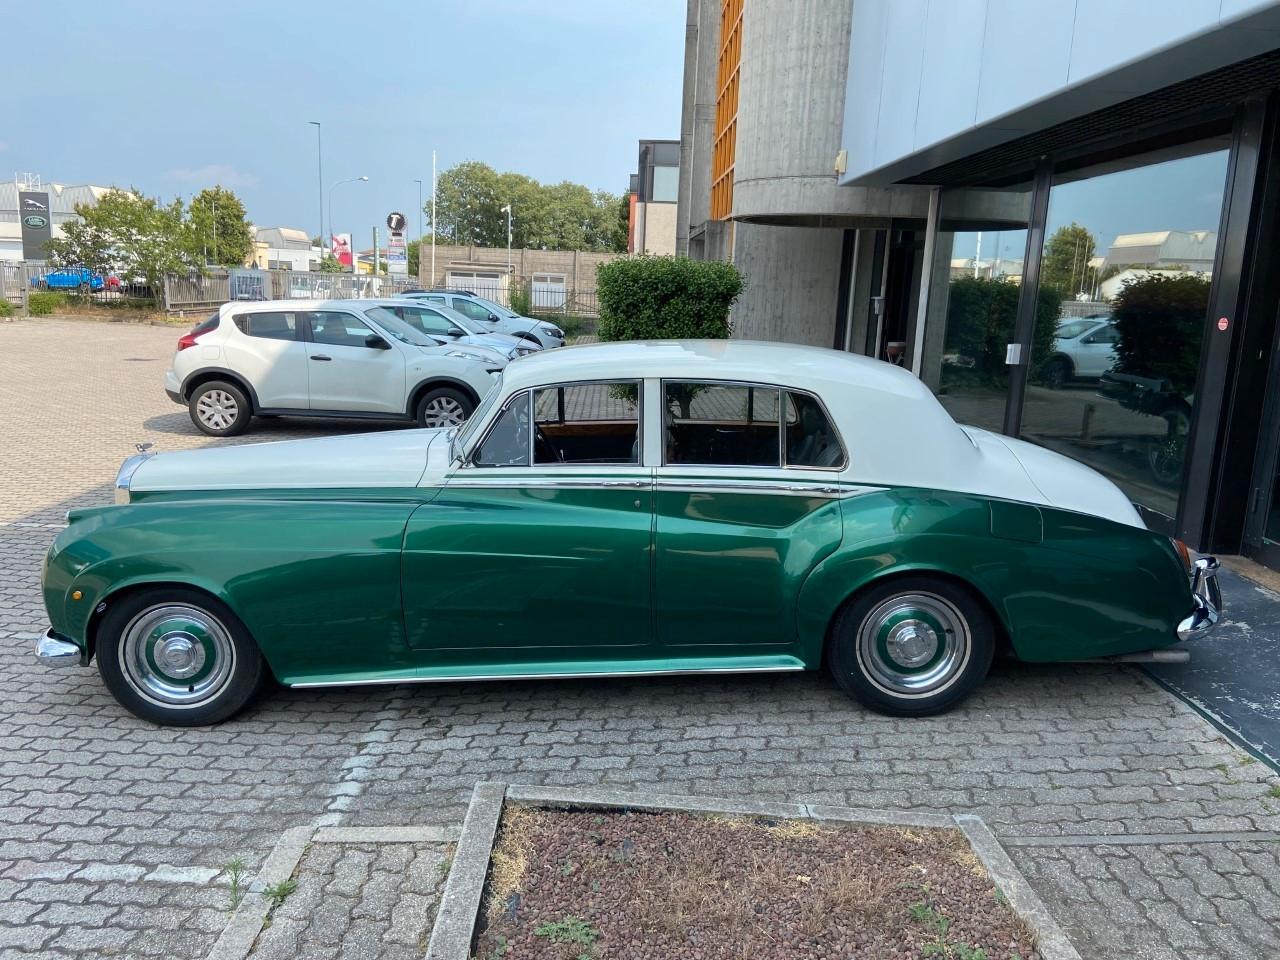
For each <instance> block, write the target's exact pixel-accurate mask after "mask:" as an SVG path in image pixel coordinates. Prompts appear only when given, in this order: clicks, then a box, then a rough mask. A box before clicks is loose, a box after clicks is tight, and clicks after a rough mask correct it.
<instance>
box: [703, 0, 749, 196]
mask: <svg viewBox="0 0 1280 960" xmlns="http://www.w3.org/2000/svg"><path fill="white" fill-rule="evenodd" d="M743 2H744V0H722V3H721V5H720V60H719V62H718V64H717V67H716V136H715V142H714V145H713V146H712V148H711V217H712V219H713V220H726V219H728V217H729V214H731V213H732V212H733V159H734V152H735V150H736V147H737V143H738V67H739V65H740V64H741V62H742V4H743Z"/></svg>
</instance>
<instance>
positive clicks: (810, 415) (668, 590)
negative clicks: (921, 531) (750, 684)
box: [654, 381, 845, 656]
mask: <svg viewBox="0 0 1280 960" xmlns="http://www.w3.org/2000/svg"><path fill="white" fill-rule="evenodd" d="M662 392H663V405H662V406H663V417H664V422H663V431H662V433H663V438H664V441H663V442H664V449H663V458H662V465H661V466H660V467H658V468H657V475H656V478H655V483H654V505H655V510H654V512H655V528H654V529H655V542H654V546H655V570H654V584H655V595H654V607H655V618H654V619H655V624H656V628H657V639H658V642H659V644H660V645H661V646H662V647H663V648H664V652H666V653H668V654H672V655H679V656H691V655H697V654H701V655H706V656H716V655H718V656H741V655H750V654H753V653H763V652H766V651H767V652H782V651H783V650H785V649H787V648H788V647H790V646H792V645H793V644H794V643H795V641H796V606H797V602H798V598H799V592H800V587H801V586H802V585H803V583H804V580H805V578H806V577H807V576H808V575H809V572H810V571H812V570H813V568H814V566H815V565H816V564H817V563H818V562H819V561H820V560H822V559H823V558H824V557H826V556H827V555H828V554H830V553H831V552H833V551H834V550H835V549H836V547H837V546H838V545H839V543H840V539H841V536H842V533H843V528H842V523H841V514H840V482H839V471H840V470H841V469H842V468H843V465H844V457H845V454H844V451H843V447H842V446H841V444H840V440H839V438H838V436H837V435H836V433H835V431H834V429H833V428H832V427H831V423H830V420H829V418H828V417H827V416H826V414H825V411H823V409H822V406H821V404H820V403H819V402H818V401H817V400H816V398H814V397H811V396H810V395H808V394H805V393H801V392H797V391H790V390H783V389H780V388H778V387H774V386H770V385H768V384H742V383H723V382H720V383H716V382H690V381H663V383H662ZM771 647H772V648H774V649H773V650H768V649H767V648H771Z"/></svg>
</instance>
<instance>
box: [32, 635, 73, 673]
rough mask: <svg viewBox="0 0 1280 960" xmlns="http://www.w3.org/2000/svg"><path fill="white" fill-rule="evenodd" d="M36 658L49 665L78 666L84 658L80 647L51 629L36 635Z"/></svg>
mask: <svg viewBox="0 0 1280 960" xmlns="http://www.w3.org/2000/svg"><path fill="white" fill-rule="evenodd" d="M36 659H37V660H39V661H40V662H41V663H44V664H47V665H49V666H51V667H78V666H80V664H81V663H82V662H83V660H84V656H83V654H82V653H81V652H80V648H79V647H77V646H76V645H75V644H74V643H70V642H68V641H66V640H63V639H62V638H60V637H59V636H58V635H57V634H55V633H54V632H53V631H52V630H46V631H45V632H44V633H43V634H41V635H40V636H38V637H36Z"/></svg>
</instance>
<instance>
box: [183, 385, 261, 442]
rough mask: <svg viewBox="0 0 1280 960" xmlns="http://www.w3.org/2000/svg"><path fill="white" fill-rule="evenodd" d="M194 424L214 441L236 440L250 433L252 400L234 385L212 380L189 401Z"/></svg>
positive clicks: (199, 387) (189, 409)
mask: <svg viewBox="0 0 1280 960" xmlns="http://www.w3.org/2000/svg"><path fill="white" fill-rule="evenodd" d="M187 412H188V413H190V414H191V422H192V423H194V424H195V425H196V429H197V430H199V431H200V432H201V433H206V434H208V435H209V436H211V437H234V436H235V435H236V434H239V433H244V432H245V430H247V429H249V421H250V420H251V419H252V418H253V408H252V407H251V406H250V405H249V398H248V397H246V396H245V395H244V391H243V390H241V389H240V388H239V387H238V386H236V385H235V384H234V383H229V382H227V381H226V380H210V381H209V382H208V383H202V384H200V386H198V387H196V388H195V389H194V390H192V391H191V397H190V398H189V399H188V400H187Z"/></svg>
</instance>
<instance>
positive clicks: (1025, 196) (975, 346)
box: [921, 184, 1031, 432]
mask: <svg viewBox="0 0 1280 960" xmlns="http://www.w3.org/2000/svg"><path fill="white" fill-rule="evenodd" d="M1030 216H1031V185H1030V184H1022V185H1019V186H1016V187H1010V188H1008V189H1003V190H955V191H948V192H946V193H944V194H943V196H942V206H941V209H940V218H939V232H938V235H937V239H936V241H935V243H934V261H933V271H932V286H931V288H930V291H929V305H928V318H927V321H926V324H925V343H924V361H923V364H922V367H921V373H922V376H923V379H924V381H925V383H926V384H928V385H929V387H930V389H932V390H933V391H934V392H935V393H936V394H937V395H938V399H939V400H941V401H942V405H943V406H944V407H946V408H947V410H948V412H950V414H951V415H952V416H953V417H954V418H955V419H956V420H957V421H958V422H960V423H964V424H972V425H974V426H977V427H982V428H984V429H987V430H993V431H996V432H999V431H1000V430H1001V429H1002V427H1003V424H1004V411H1005V403H1006V400H1007V395H1008V391H1009V368H1008V367H1007V366H1006V365H1005V348H1006V346H1007V345H1008V344H1009V343H1010V342H1012V340H1013V329H1014V319H1015V318H1016V317H1017V313H1018V291H1019V288H1020V285H1021V283H1022V262H1023V257H1024V254H1025V251H1026V245H1027V229H1026V228H1027V221H1028V219H1029V218H1030Z"/></svg>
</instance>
